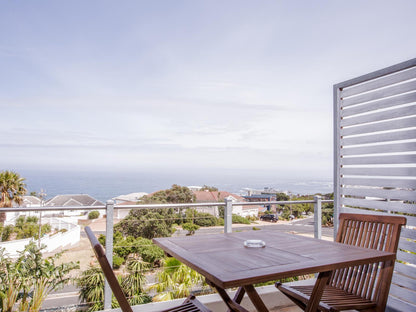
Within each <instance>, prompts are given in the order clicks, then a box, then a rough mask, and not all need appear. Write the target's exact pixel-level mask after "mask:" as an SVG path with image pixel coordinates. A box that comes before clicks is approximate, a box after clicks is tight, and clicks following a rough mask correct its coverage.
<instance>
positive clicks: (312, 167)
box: [0, 0, 416, 178]
mask: <svg viewBox="0 0 416 312" xmlns="http://www.w3.org/2000/svg"><path fill="white" fill-rule="evenodd" d="M414 12H416V1H413V0H408V1H402V0H397V1H381V0H377V1H356V0H350V1H333V0H331V1H329V0H328V1H323V0H316V1H309V0H308V1H306V0H305V1H299V0H298V1H296V0H295V1H277V0H276V1H264V0H261V1H241V0H238V1H234V0H230V1H214V0H209V1H208V0H205V1H204V0H201V1H194V0H189V1H183V0H176V1H102V0H100V1H76V0H73V1H54V0H53V1H52V0H50V1H47V0H45V1H20V0H13V1H12V0H3V1H1V2H0V169H2V170H4V169H8V170H16V171H19V170H23V169H39V170H43V169H45V170H46V169H49V170H58V169H59V170H78V169H82V170H98V171H100V170H115V171H117V170H120V171H122V170H131V171H136V170H137V171H140V170H167V171H169V170H173V169H175V170H184V171H187V172H191V173H192V172H193V171H194V170H195V172H196V171H197V170H199V169H201V168H202V169H204V170H208V171H221V170H225V169H227V170H236V171H239V170H242V171H243V170H253V171H256V170H258V171H262V170H263V171H264V170H267V171H269V172H273V173H276V174H286V175H294V176H300V177H301V176H309V177H319V178H331V176H332V163H333V162H332V158H333V154H332V153H333V143H332V131H333V126H332V123H333V115H332V114H333V112H332V107H333V102H332V101H333V100H332V87H333V85H334V84H336V83H339V82H342V81H345V80H348V79H351V78H354V77H356V76H360V75H363V74H366V73H368V72H372V71H375V70H378V69H381V68H384V67H387V66H390V65H394V64H396V63H400V62H403V61H406V60H408V59H411V58H414V57H416V40H415V36H414V33H415V29H416V19H415V18H414Z"/></svg>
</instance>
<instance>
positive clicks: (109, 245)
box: [104, 200, 114, 310]
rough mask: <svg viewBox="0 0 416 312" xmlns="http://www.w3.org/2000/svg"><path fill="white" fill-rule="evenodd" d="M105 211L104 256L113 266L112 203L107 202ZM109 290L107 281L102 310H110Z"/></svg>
mask: <svg viewBox="0 0 416 312" xmlns="http://www.w3.org/2000/svg"><path fill="white" fill-rule="evenodd" d="M105 209H106V227H105V255H106V256H107V259H108V262H109V263H110V265H111V266H113V216H114V201H112V200H107V203H106V205H105ZM111 296H112V293H111V288H110V285H109V284H108V282H107V280H105V285H104V310H109V309H111Z"/></svg>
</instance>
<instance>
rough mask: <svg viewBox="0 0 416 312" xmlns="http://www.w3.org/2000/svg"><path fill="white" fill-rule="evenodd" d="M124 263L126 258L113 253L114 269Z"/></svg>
mask: <svg viewBox="0 0 416 312" xmlns="http://www.w3.org/2000/svg"><path fill="white" fill-rule="evenodd" d="M123 263H124V258H123V257H119V256H117V255H113V269H119V268H120V266H121V265H122V264H123Z"/></svg>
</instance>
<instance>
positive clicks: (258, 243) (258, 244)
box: [244, 239, 266, 248]
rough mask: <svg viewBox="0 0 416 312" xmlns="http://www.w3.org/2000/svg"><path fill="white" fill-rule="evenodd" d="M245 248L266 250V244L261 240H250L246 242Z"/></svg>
mask: <svg viewBox="0 0 416 312" xmlns="http://www.w3.org/2000/svg"><path fill="white" fill-rule="evenodd" d="M244 247H248V248H264V247H266V243H265V242H264V241H262V240H260V239H248V240H246V241H244Z"/></svg>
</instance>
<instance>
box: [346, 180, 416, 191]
mask: <svg viewBox="0 0 416 312" xmlns="http://www.w3.org/2000/svg"><path fill="white" fill-rule="evenodd" d="M341 185H357V186H376V187H394V188H403V189H410V190H414V189H416V179H415V180H407V179H370V178H364V179H363V178H341Z"/></svg>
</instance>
